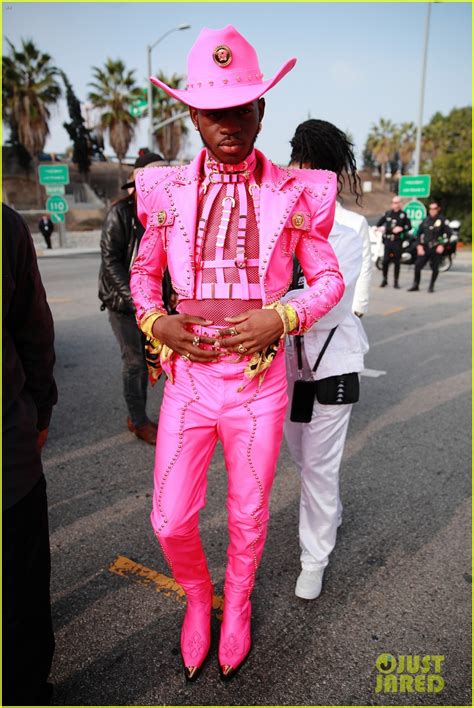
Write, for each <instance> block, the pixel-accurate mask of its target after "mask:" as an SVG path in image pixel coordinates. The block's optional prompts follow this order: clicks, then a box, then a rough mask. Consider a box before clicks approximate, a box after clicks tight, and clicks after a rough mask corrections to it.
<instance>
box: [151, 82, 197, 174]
mask: <svg viewBox="0 0 474 708" xmlns="http://www.w3.org/2000/svg"><path fill="white" fill-rule="evenodd" d="M158 78H159V79H160V80H161V81H163V82H164V83H165V84H167V85H168V86H170V87H171V88H174V89H178V88H180V86H181V83H182V82H183V77H182V76H178V74H173V76H172V77H171V78H170V79H168V78H167V77H166V76H165V74H163V73H160V74H158ZM153 94H154V98H153V113H154V115H156V116H158V119H159V121H160V122H161V121H164V120H166V119H167V118H172V117H173V116H177V115H178V114H179V113H183V111H186V110H187V106H185V105H184V103H180V101H176V99H174V98H171V96H168V94H166V93H165V92H164V91H162V90H161V89H158V88H154V89H153ZM187 133H188V128H187V126H186V124H185V118H177V119H176V120H175V121H173V122H172V123H168V125H165V126H163V128H160V129H159V130H158V131H157V132H156V133H155V138H156V140H157V143H158V146H159V149H160V152H161V154H162V155H163V157H164V158H165V160H168V161H170V162H171V160H175V159H176V157H177V156H178V153H179V151H180V150H181V148H182V145H183V138H184V136H185V135H186V134H187Z"/></svg>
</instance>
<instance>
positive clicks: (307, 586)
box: [295, 568, 324, 600]
mask: <svg viewBox="0 0 474 708" xmlns="http://www.w3.org/2000/svg"><path fill="white" fill-rule="evenodd" d="M323 575H324V568H320V569H319V570H302V571H301V573H300V574H299V577H298V580H297V581H296V587H295V595H296V597H301V598H303V600H315V599H316V598H317V597H319V595H320V593H321V587H322V584H323Z"/></svg>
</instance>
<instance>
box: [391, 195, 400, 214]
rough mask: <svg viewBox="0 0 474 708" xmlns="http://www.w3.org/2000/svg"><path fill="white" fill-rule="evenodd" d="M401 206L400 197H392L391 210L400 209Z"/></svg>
mask: <svg viewBox="0 0 474 708" xmlns="http://www.w3.org/2000/svg"><path fill="white" fill-rule="evenodd" d="M401 208H402V202H401V200H400V199H397V197H394V198H393V199H392V209H393V211H400V209H401Z"/></svg>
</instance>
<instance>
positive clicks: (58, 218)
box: [51, 212, 66, 224]
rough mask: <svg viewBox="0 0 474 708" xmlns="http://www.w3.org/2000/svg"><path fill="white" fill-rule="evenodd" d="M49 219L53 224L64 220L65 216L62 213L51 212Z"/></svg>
mask: <svg viewBox="0 0 474 708" xmlns="http://www.w3.org/2000/svg"><path fill="white" fill-rule="evenodd" d="M51 221H52V222H53V224H61V223H64V222H65V221H66V217H65V215H64V214H56V213H55V212H53V213H52V214H51Z"/></svg>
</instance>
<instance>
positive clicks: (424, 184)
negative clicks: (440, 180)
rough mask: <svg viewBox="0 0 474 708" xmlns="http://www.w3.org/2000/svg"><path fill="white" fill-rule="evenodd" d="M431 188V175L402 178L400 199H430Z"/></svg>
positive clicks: (399, 191) (399, 187) (399, 184)
mask: <svg viewBox="0 0 474 708" xmlns="http://www.w3.org/2000/svg"><path fill="white" fill-rule="evenodd" d="M430 188H431V175H417V176H416V177H412V176H411V175H410V176H406V175H405V176H404V177H400V182H399V183H398V196H399V197H429V196H430Z"/></svg>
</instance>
